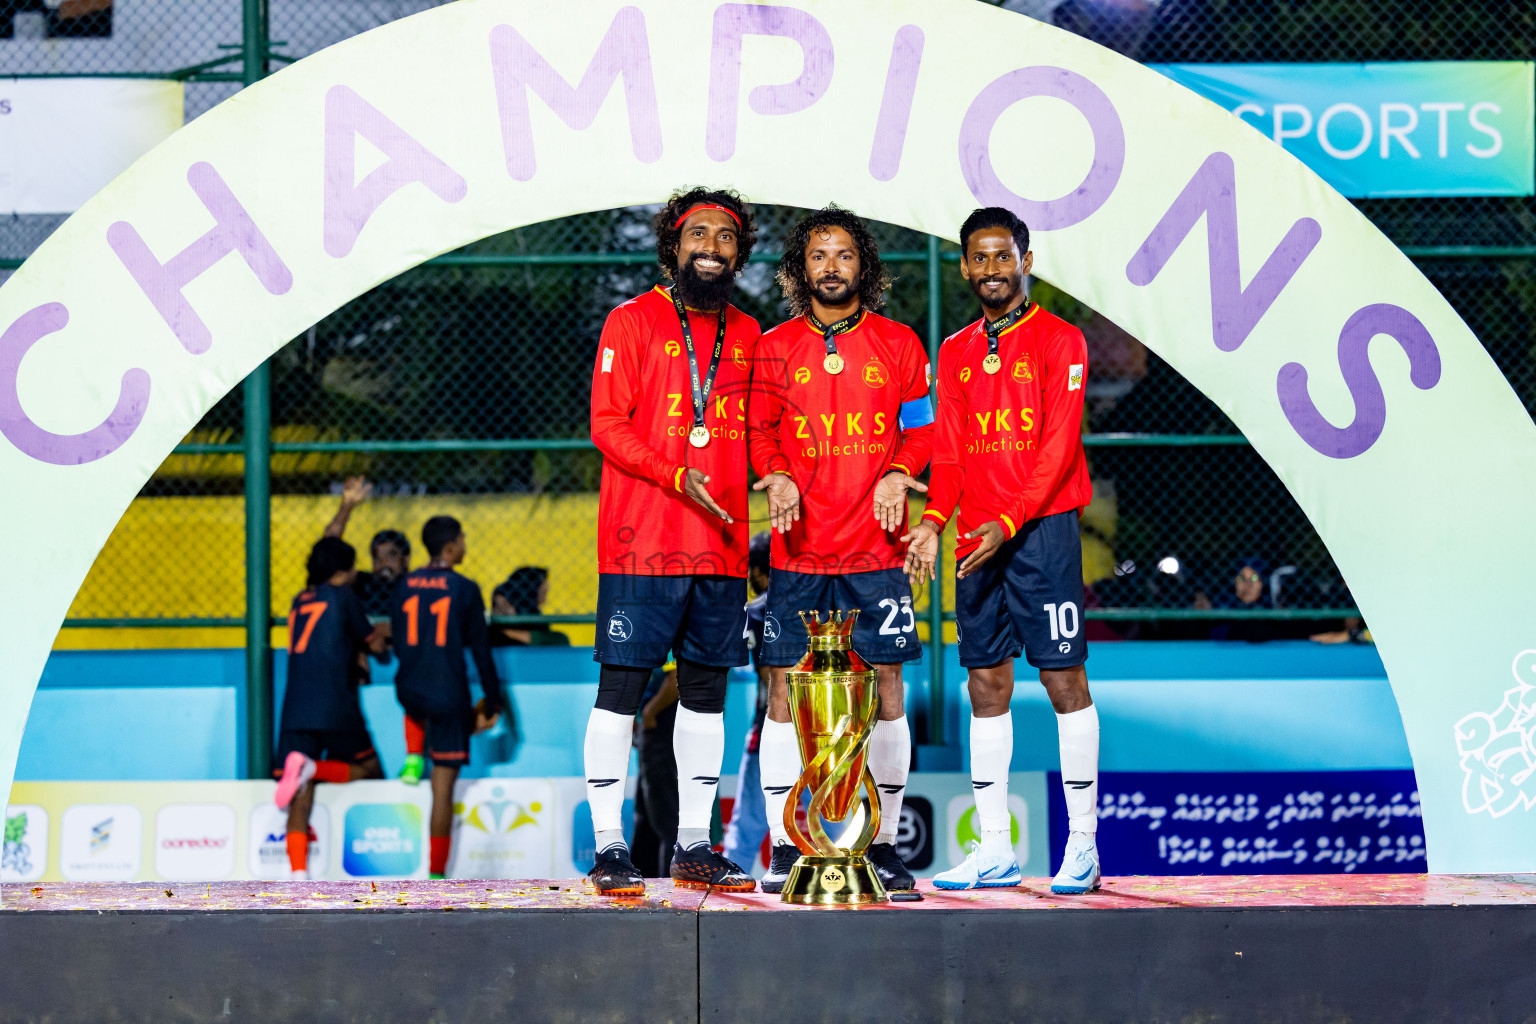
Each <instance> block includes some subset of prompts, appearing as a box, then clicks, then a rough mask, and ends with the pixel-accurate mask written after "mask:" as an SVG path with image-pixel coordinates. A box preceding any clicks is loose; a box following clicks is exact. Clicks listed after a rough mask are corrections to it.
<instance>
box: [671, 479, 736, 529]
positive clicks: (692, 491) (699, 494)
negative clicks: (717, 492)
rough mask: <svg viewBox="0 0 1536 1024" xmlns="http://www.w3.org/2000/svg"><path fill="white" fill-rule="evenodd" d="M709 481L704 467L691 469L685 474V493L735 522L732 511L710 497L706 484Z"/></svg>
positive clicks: (723, 517) (727, 520)
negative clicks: (729, 511)
mask: <svg viewBox="0 0 1536 1024" xmlns="http://www.w3.org/2000/svg"><path fill="white" fill-rule="evenodd" d="M707 483H709V477H708V475H706V474H705V472H704V471H703V470H702V469H690V470H688V472H687V473H686V474H684V476H683V493H684V494H686V495H688V497H690V498H692V499H693V500H694V501H696V502H698V503H699V504H700V505H703V506H704V507H705V508H706V509H708V510H709V511H710V512H711V513H713V514H714V515H717V516H719V517H720V518H721V519H724V520H725V521H726V522H728V523H734V522H735V521H736V520H734V519H732V518H731V516H730V513H728V512H726V510H725V509H723V508H721V507H720V506H719V505H717V504H716V503H715V499H714V498H712V497H710V494H709V491H708V489H706V488H705V486H704V485H705V484H707Z"/></svg>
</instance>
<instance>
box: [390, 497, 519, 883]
mask: <svg viewBox="0 0 1536 1024" xmlns="http://www.w3.org/2000/svg"><path fill="white" fill-rule="evenodd" d="M421 539H422V543H424V544H425V545H426V548H427V555H428V556H429V557H430V558H431V559H432V560H431V561H430V562H428V563H427V564H426V565H425V566H424V567H422V568H420V569H417V570H416V571H415V572H412V573H408V574H407V575H406V576H405V578H404V580H402V581H401V583H400V586H399V587H398V588H397V589H396V590H395V595H394V600H393V601H392V602H391V607H390V612H389V618H390V628H391V632H392V640H393V643H394V648H395V656H396V657H398V658H399V659H400V670H399V672H398V673H397V674H396V676H395V695H396V696H397V697H398V698H399V699H400V705H401V706H402V707H403V708H405V713H406V714H407V715H408V716H410V717H411V718H413V719H415V720H416V721H417V722H420V723H421V724H422V726H423V727H424V728H425V730H426V752H427V754H428V755H429V756H430V757H431V758H432V825H431V829H430V831H431V837H432V842H431V874H432V877H433V878H442V877H443V874H444V872H445V871H446V870H447V867H448V850H449V845H450V836H451V835H452V831H453V785H454V783H455V782H457V781H458V778H459V769H461V768H463V767H464V765H466V764H468V763H469V737H470V734H471V733H473V732H480V731H482V730H485V729H489V728H490V727H491V726H493V725H495V724H496V720H497V719H498V718H499V717H500V716H501V712H502V709H503V708H504V707H505V704H504V702H503V700H502V694H501V679H500V678H499V677H498V676H497V675H496V666H495V664H494V663H492V661H491V648H490V642H489V637H488V634H489V630H488V628H487V626H486V621H485V600H484V599H483V598H482V597H481V596H480V585H479V584H478V583H476V582H475V581H474V580H471V579H467V578H465V577H463V576H460V575H459V574H458V573H456V572H454V571H453V567H454V566H456V565H458V564H459V563H461V562H463V561H464V555H465V552H466V551H467V550H468V545H467V544H466V542H465V540H464V529H463V527H461V526H460V525H459V521H458V520H457V519H454V518H453V517H452V516H433V517H432V518H431V519H428V520H427V524H426V525H425V526H423V527H422V528H421ZM466 652H467V653H468V654H469V655H470V656H471V657H473V658H474V659H475V668H476V669H477V670H478V671H479V673H480V687H481V689H482V690H484V691H485V698H484V700H482V701H481V702H480V704H479V706H478V707H476V706H474V705H473V704H472V703H471V702H470V699H469V673H468V671H467V669H466V667H465V664H464V655H465V653H466Z"/></svg>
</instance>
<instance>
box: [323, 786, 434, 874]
mask: <svg viewBox="0 0 1536 1024" xmlns="http://www.w3.org/2000/svg"><path fill="white" fill-rule="evenodd" d="M421 838H422V831H421V808H419V807H417V806H416V805H415V804H353V805H352V806H351V807H348V808H347V817H346V826H345V838H344V839H343V845H342V854H341V867H342V870H343V871H345V872H346V873H347V874H349V875H352V876H353V877H361V878H367V877H370V876H372V877H377V876H379V875H400V876H405V875H412V874H415V872H416V870H417V868H419V867H421V845H422V842H421Z"/></svg>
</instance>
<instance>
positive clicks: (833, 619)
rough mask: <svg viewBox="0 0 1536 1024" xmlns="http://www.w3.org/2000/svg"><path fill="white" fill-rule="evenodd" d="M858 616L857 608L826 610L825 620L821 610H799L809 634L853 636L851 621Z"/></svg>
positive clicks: (845, 637)
mask: <svg viewBox="0 0 1536 1024" xmlns="http://www.w3.org/2000/svg"><path fill="white" fill-rule="evenodd" d="M858 617H859V609H857V608H855V609H853V610H852V611H847V612H845V611H841V610H828V612H827V617H826V619H825V620H823V619H822V617H821V612H819V611H814V612H801V613H800V621H802V622H804V623H805V631H806V632H807V633H809V634H810V635H811V636H813V637H815V636H827V637H842V638H844V639H848V638H851V637H852V636H853V623H854V620H856V619H857V618H858Z"/></svg>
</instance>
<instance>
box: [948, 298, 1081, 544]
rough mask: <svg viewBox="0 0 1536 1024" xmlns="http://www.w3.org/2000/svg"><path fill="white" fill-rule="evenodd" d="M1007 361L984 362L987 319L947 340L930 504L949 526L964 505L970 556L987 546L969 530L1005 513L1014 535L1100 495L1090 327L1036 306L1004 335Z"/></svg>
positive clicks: (962, 525) (1001, 348)
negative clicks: (1088, 395) (1093, 455)
mask: <svg viewBox="0 0 1536 1024" xmlns="http://www.w3.org/2000/svg"><path fill="white" fill-rule="evenodd" d="M997 354H998V355H999V356H1001V357H1002V360H1003V366H1002V369H1001V370H999V371H998V372H997V373H995V374H989V373H987V372H986V371H985V370H984V369H982V365H981V363H982V360H983V359H985V358H986V356H987V332H986V326H985V322H984V321H982V320H978V321H976V322H975V323H973V324H971V325H970V326H969V327H966V328H964V329H963V330H961V331H959V332H957V333H955V334H953V335H951V336H950V337H949V338H947V339H945V341H944V345H943V347H942V348H941V349H940V350H939V408H938V430H937V437H936V440H935V442H934V453H933V472H932V474H930V476H929V480H928V507H927V509H925V510H924V512H923V518H924V519H925V520H928V521H930V522H933V523H934V524H935V525H937V526H938V527H939V528H940V529H942V528H943V527H944V524H945V523H947V522H949V519H950V517H951V516H952V515H954V514H955V509H956V507H957V505H958V507H959V510H960V522H959V526H958V529H959V533H960V539H959V542H958V544H957V546H956V553H957V554H958V555H960V556H964V555H966V554H968V553H970V551H971V550H972V549H973V548H975V547H976V546H977V545H978V544H980V543H981V542H980V540H979V539H978V540H966V539H965V535H966V534H967V533H969V532H971V531H972V530H974V529H976V528H977V527H978V526H981V525H982V524H983V523H987V522H991V521H992V520H994V519H995V520H997V521H998V522H1000V523H1002V525H1003V529H1004V530H1005V531H1006V532H1007V534H1008V536H1009V537H1012V536H1013V535H1014V534H1016V533H1018V531H1019V528H1020V527H1021V526H1023V525H1024V524H1025V523H1026V522H1028V521H1029V520H1031V519H1040V518H1043V517H1045V516H1049V515H1055V514H1056V513H1057V512H1066V511H1068V510H1069V509H1079V508H1082V507H1083V506H1084V505H1086V504H1088V502H1089V501H1090V500H1091V499H1092V497H1093V485H1092V484H1091V483H1090V482H1089V480H1088V459H1087V457H1086V455H1085V454H1084V452H1083V437H1082V421H1083V382H1084V381H1085V380H1086V379H1087V377H1088V346H1087V344H1086V343H1085V342H1084V341H1083V333H1082V332H1081V331H1079V330H1078V329H1077V328H1076V327H1073V326H1072V325H1071V324H1069V323H1067V322H1066V321H1064V320H1062V319H1061V318H1060V317H1056V316H1053V315H1052V314H1050V313H1048V312H1046V311H1045V310H1043V309H1041V308H1040V307H1039V306H1035V307H1034V308H1032V309H1031V310H1030V311H1029V312H1028V313H1026V314H1025V315H1024V317H1023V319H1021V320H1020V321H1019V322H1018V323H1016V324H1014V325H1013V326H1012V327H1010V328H1008V329H1007V330H1005V331H1004V332H1003V333H1002V334H1001V335H999V336H998V346H997Z"/></svg>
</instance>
